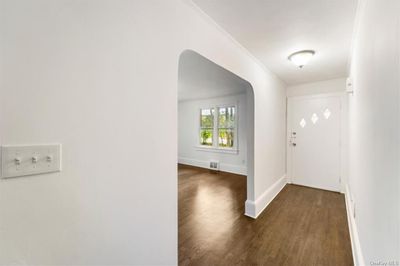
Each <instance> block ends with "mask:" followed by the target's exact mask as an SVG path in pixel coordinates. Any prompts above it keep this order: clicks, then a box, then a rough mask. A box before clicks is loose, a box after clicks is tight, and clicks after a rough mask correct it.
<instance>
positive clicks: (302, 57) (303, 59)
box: [288, 50, 315, 68]
mask: <svg viewBox="0 0 400 266" xmlns="http://www.w3.org/2000/svg"><path fill="white" fill-rule="evenodd" d="M314 54H315V51H313V50H303V51H298V52H295V53H293V54H291V55H289V57H288V59H289V60H290V61H292V62H293V64H295V65H296V66H298V67H300V68H302V67H303V66H305V65H306V64H307V63H308V62H309V61H310V60H311V58H312V57H313V56H314Z"/></svg>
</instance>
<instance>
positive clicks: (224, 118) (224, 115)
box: [218, 106, 236, 128]
mask: <svg viewBox="0 0 400 266" xmlns="http://www.w3.org/2000/svg"><path fill="white" fill-rule="evenodd" d="M235 116H236V110H235V107H233V106H232V107H220V108H218V127H220V128H235Z"/></svg>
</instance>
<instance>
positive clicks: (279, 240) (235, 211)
mask: <svg viewBox="0 0 400 266" xmlns="http://www.w3.org/2000/svg"><path fill="white" fill-rule="evenodd" d="M178 173H179V264H180V265H295V266H300V265H307V266H309V265H318V266H319V265H335V266H336V265H353V259H352V253H351V246H350V237H349V232H348V226H347V217H346V208H345V202H344V196H343V195H342V194H340V193H335V192H329V191H324V190H319V189H313V188H307V187H302V186H296V185H286V186H285V187H284V188H283V190H282V191H281V192H280V193H279V194H278V196H277V197H276V198H275V199H274V200H273V201H272V202H271V204H270V205H269V206H268V207H267V208H266V209H265V210H264V212H263V213H262V214H261V215H260V216H259V217H258V218H257V219H256V220H254V219H251V218H248V217H246V216H244V215H243V213H244V202H245V200H246V177H245V176H240V175H234V174H228V173H211V172H210V171H208V170H204V169H200V168H194V167H190V166H183V165H180V166H178Z"/></svg>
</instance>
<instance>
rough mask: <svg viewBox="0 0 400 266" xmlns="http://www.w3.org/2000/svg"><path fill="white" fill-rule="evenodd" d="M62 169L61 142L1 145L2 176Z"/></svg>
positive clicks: (42, 172)
mask: <svg viewBox="0 0 400 266" xmlns="http://www.w3.org/2000/svg"><path fill="white" fill-rule="evenodd" d="M59 171H61V144H48V145H6V146H2V147H1V178H10V177H18V176H26V175H37V174H44V173H51V172H59Z"/></svg>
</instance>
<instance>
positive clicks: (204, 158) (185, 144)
mask: <svg viewBox="0 0 400 266" xmlns="http://www.w3.org/2000/svg"><path fill="white" fill-rule="evenodd" d="M246 103H247V99H246V94H244V93H242V94H237V95H231V96H225V97H218V98H211V99H203V100H189V101H180V102H179V104H178V128H179V129H178V139H179V141H178V161H179V163H183V164H189V165H194V166H198V167H205V168H208V167H209V161H211V160H217V161H219V163H220V170H221V171H225V172H230V173H236V174H243V175H246V173H247V169H246V155H247V134H246V129H247V119H246V117H247V112H246V109H247V107H246ZM227 104H235V105H236V106H237V110H238V112H237V114H238V129H237V133H238V136H237V141H238V143H237V148H238V152H237V153H234V154H232V153H226V152H222V151H215V150H214V151H212V150H207V149H204V148H200V149H199V146H200V145H199V121H200V120H199V115H200V108H206V107H213V106H218V105H227Z"/></svg>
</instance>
